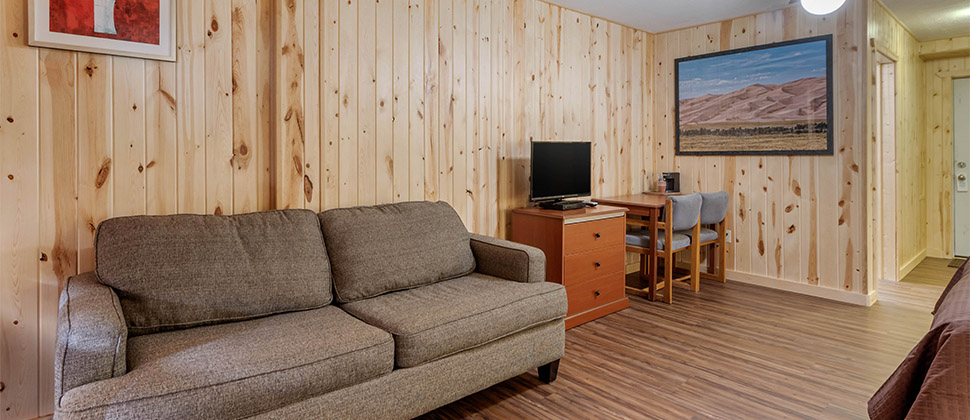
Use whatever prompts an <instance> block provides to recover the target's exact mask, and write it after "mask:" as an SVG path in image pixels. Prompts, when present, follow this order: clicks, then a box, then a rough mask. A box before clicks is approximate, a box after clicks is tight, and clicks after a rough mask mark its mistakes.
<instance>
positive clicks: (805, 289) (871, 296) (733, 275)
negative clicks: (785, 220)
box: [725, 270, 878, 306]
mask: <svg viewBox="0 0 970 420" xmlns="http://www.w3.org/2000/svg"><path fill="white" fill-rule="evenodd" d="M725 274H726V276H727V279H728V280H730V281H736V282H738V283H747V284H753V285H755V286H761V287H767V288H769V289H777V290H784V291H786V292H792V293H798V294H801V295H808V296H814V297H818V298H822V299H828V300H834V301H838V302H844V303H850V304H853V305H859V306H871V305H872V304H873V303H876V300H878V293H877V292H876V291H875V290H873V291H871V292H869V293H868V294H862V293H853V292H847V291H844V290H839V289H829V288H827V287H820V286H814V285H811V284H807V283H795V282H793V281H788V280H781V279H775V278H771V277H765V276H760V275H757V274H749V273H740V272H737V271H730V270H728V272H727V273H725Z"/></svg>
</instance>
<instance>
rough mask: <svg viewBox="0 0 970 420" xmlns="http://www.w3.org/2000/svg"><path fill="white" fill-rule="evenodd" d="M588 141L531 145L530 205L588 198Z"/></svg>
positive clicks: (546, 142)
mask: <svg viewBox="0 0 970 420" xmlns="http://www.w3.org/2000/svg"><path fill="white" fill-rule="evenodd" d="M590 162H591V159H590V143H589V142H588V141H583V142H579V141H533V142H532V189H531V191H530V194H529V198H530V199H531V200H532V201H546V200H555V199H561V198H568V197H583V196H588V195H590V185H591V182H590V179H591V172H592V170H591V163H590Z"/></svg>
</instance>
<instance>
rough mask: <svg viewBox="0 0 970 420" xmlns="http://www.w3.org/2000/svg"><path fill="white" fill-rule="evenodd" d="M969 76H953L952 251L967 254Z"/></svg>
mask: <svg viewBox="0 0 970 420" xmlns="http://www.w3.org/2000/svg"><path fill="white" fill-rule="evenodd" d="M968 116H970V78H966V77H965V78H962V79H953V255H954V256H956V257H967V256H970V117H968Z"/></svg>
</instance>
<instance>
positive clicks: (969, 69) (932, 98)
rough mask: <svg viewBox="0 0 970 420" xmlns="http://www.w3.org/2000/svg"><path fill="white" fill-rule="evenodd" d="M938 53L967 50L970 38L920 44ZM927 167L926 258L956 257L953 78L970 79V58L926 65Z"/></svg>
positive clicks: (923, 90)
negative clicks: (954, 248)
mask: <svg viewBox="0 0 970 420" xmlns="http://www.w3.org/2000/svg"><path fill="white" fill-rule="evenodd" d="M921 46H922V47H923V50H926V51H933V52H937V53H941V52H946V51H965V50H966V48H967V47H968V46H970V36H964V37H959V38H950V39H942V40H937V41H931V42H924V43H923V44H921ZM922 76H923V83H922V85H921V87H922V93H923V114H922V115H921V116H922V117H923V118H924V121H925V127H924V128H923V129H924V131H923V136H924V138H925V140H924V147H925V151H924V156H925V160H924V164H925V165H926V169H925V170H926V178H925V180H924V182H925V185H926V228H925V229H926V255H927V256H931V257H939V258H950V257H952V256H953V187H952V185H953V118H955V117H956V118H959V117H957V116H954V115H953V84H952V79H953V78H954V77H970V56H968V55H967V54H966V53H956V56H955V57H947V58H939V59H930V60H926V61H924V62H923V74H922Z"/></svg>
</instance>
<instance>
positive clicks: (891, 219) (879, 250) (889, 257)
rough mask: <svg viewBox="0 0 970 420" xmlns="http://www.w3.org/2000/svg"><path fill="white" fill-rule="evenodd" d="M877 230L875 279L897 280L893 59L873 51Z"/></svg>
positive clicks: (874, 222) (894, 80)
mask: <svg viewBox="0 0 970 420" xmlns="http://www.w3.org/2000/svg"><path fill="white" fill-rule="evenodd" d="M876 64H877V65H878V68H877V71H876V106H877V109H876V122H877V124H876V127H877V129H878V133H877V136H878V137H877V138H878V141H877V142H876V156H877V158H876V165H877V170H878V171H877V172H876V173H877V174H878V176H877V177H876V180H875V184H876V197H875V198H876V199H875V200H874V201H875V204H876V209H875V212H874V216H875V220H873V228H874V229H875V230H876V232H875V233H876V236H875V237H876V238H877V241H876V244H875V264H874V265H875V269H876V275H877V278H878V279H882V280H891V281H897V280H899V278H898V277H899V263H898V261H897V256H896V246H897V244H896V62H895V61H893V60H892V59H891V58H889V57H887V56H886V55H885V54H882V53H877V54H876Z"/></svg>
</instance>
